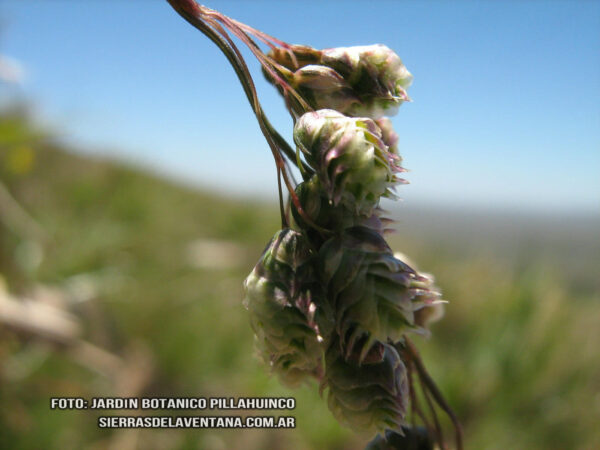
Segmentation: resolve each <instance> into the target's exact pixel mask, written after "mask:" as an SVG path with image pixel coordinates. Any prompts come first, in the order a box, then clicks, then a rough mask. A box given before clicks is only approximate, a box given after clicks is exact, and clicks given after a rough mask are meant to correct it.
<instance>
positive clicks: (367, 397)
mask: <svg viewBox="0 0 600 450" xmlns="http://www.w3.org/2000/svg"><path fill="white" fill-rule="evenodd" d="M325 364H326V370H325V381H324V383H323V385H322V388H323V387H325V386H327V388H328V395H327V404H328V406H329V409H330V410H331V412H332V413H333V415H334V416H335V417H336V419H337V420H338V421H339V422H340V423H342V424H343V425H346V426H348V427H351V428H352V429H354V430H355V431H360V432H371V433H373V432H377V431H383V430H385V429H387V428H391V429H399V428H400V426H401V425H402V424H403V420H404V417H405V415H406V410H407V404H408V379H407V373H406V367H405V366H404V363H403V362H402V360H401V359H400V356H399V355H398V352H397V351H396V349H395V348H394V347H392V346H390V345H388V344H383V343H381V342H376V343H375V344H374V345H372V346H371V348H370V350H369V352H368V353H367V355H366V356H365V357H364V358H362V360H361V355H360V348H359V346H357V351H355V352H352V353H351V354H350V355H348V356H346V355H345V351H344V350H343V348H342V347H340V345H339V343H338V342H333V343H332V345H330V347H329V348H328V350H327V353H326V356H325Z"/></svg>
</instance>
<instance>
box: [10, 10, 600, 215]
mask: <svg viewBox="0 0 600 450" xmlns="http://www.w3.org/2000/svg"><path fill="white" fill-rule="evenodd" d="M206 3H207V5H208V6H210V7H212V8H215V9H218V10H220V11H221V12H223V13H225V14H228V15H230V16H232V17H234V18H236V19H238V20H241V21H243V22H246V23H248V24H250V25H252V26H254V27H256V28H258V29H261V30H263V31H265V32H267V33H269V34H272V35H274V36H277V37H279V38H280V39H282V40H284V41H287V42H290V43H303V44H308V45H311V46H314V47H318V48H324V47H336V46H349V45H363V44H371V43H383V44H386V45H388V46H389V47H391V48H393V49H394V50H395V51H396V52H397V53H398V54H399V55H400V56H401V58H402V59H403V61H404V63H405V64H406V66H407V67H408V69H409V70H410V71H411V72H412V73H413V75H414V77H415V81H414V83H413V86H412V87H411V88H410V90H409V93H410V95H411V97H412V98H413V100H414V102H413V103H410V104H405V105H403V106H402V107H401V108H400V111H399V113H398V115H396V116H395V117H394V119H393V120H394V124H395V126H396V129H397V131H398V133H399V134H400V151H401V153H402V155H403V157H404V165H405V166H406V167H407V168H409V169H410V172H409V173H408V174H407V178H408V180H409V181H410V182H411V184H410V185H408V186H404V187H401V188H400V192H399V193H400V195H401V196H402V197H403V199H404V202H405V204H407V205H410V206H417V205H425V204H427V205H446V206H449V207H453V206H455V205H457V206H467V207H478V208H479V207H483V208H509V209H515V210H534V211H560V212H575V211H600V176H599V175H598V174H599V173H600V106H599V105H600V31H599V30H600V2H594V1H570V2H569V1H564V2H558V1H530V2H528V1H519V2H497V1H483V2H477V1H463V2H460V1H459V2H449V1H448V2H433V1H426V2H416V1H414V2H400V1H398V2H393V1H389V2H364V1H363V2H352V1H345V2H341V1H340V2H334V1H332V2H323V1H303V2H296V1H281V2H275V1H264V2H250V1H246V2H244V1H209V0H206ZM0 21H1V23H2V30H1V34H0V53H2V54H5V55H8V56H11V57H14V58H18V59H19V60H20V61H21V63H22V64H23V65H24V67H25V69H26V72H27V79H26V80H25V82H24V83H23V85H22V87H20V88H19V89H18V95H20V96H24V97H25V98H27V99H29V100H30V101H31V102H32V104H33V105H34V106H35V110H36V112H37V114H38V116H39V117H40V119H41V120H43V121H44V122H47V123H51V124H53V126H54V127H56V130H57V134H58V135H59V136H60V137H61V138H62V139H64V140H66V141H67V142H71V143H74V144H77V145H80V144H83V145H84V146H85V147H86V148H87V149H88V150H87V151H90V152H100V153H103V154H110V155H112V156H115V155H116V156H118V157H119V158H123V159H125V160H128V161H135V162H136V163H141V164H144V165H146V166H149V167H151V168H153V169H154V170H157V171H160V172H163V173H167V174H169V175H170V176H174V177H177V178H178V179H180V180H184V181H185V182H190V183H193V184H196V185H200V186H211V187H212V188H213V189H218V190H222V191H225V192H230V193H236V194H241V195H252V194H254V193H256V194H259V195H264V196H269V195H271V196H272V195H273V194H274V193H275V190H276V180H275V171H274V167H273V162H272V157H271V155H270V153H269V150H268V147H267V145H266V143H265V142H264V139H263V138H262V136H261V134H260V131H259V129H258V125H257V124H256V121H255V119H254V118H253V116H252V114H251V110H250V107H249V106H248V104H247V101H246V99H245V96H244V95H243V91H242V89H241V87H240V86H239V84H238V82H237V79H236V78H235V75H234V73H233V70H232V69H231V68H230V67H229V66H228V64H227V62H226V60H225V58H224V57H223V56H222V55H221V54H220V53H219V51H218V50H217V49H216V47H214V45H213V44H212V43H210V42H209V41H208V39H206V38H205V37H204V36H203V35H202V34H201V33H200V32H198V31H196V30H195V29H193V28H192V27H191V26H190V25H188V24H187V23H186V22H184V21H183V19H181V18H180V17H179V16H178V15H177V14H176V13H175V12H174V11H173V10H172V9H171V8H170V7H169V5H168V4H167V3H166V1H161V0H130V1H115V0H113V1H100V0H96V1H92V0H88V1H73V0H65V1H61V0H52V1H50V0H45V1H33V0H3V1H2V3H1V4H0ZM249 62H250V61H249ZM250 66H251V68H252V69H254V73H255V74H256V76H255V80H256V82H257V85H258V89H259V95H260V97H261V100H262V103H263V106H264V108H265V110H266V111H267V114H268V115H269V117H270V118H271V119H272V121H273V123H274V124H275V125H276V126H277V127H278V128H279V129H280V130H281V131H282V133H283V134H284V135H286V136H291V120H290V119H289V116H287V115H286V114H287V113H286V112H285V110H284V108H283V106H282V102H281V100H280V99H279V98H278V96H277V94H276V92H275V90H274V89H273V88H271V87H270V86H268V85H267V84H266V83H265V82H264V81H263V80H262V76H261V74H260V72H259V71H258V66H257V65H256V64H255V63H254V62H252V64H250ZM0 93H2V95H3V96H5V95H7V94H12V95H14V94H15V92H14V90H13V91H12V92H9V91H8V90H7V89H6V88H4V89H3V90H1V91H0Z"/></svg>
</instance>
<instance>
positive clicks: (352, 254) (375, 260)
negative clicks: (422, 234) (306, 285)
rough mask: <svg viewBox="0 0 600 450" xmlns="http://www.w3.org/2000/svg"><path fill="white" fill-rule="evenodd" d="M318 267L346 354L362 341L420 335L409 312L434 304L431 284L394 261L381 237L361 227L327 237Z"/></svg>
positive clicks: (426, 279)
mask: <svg viewBox="0 0 600 450" xmlns="http://www.w3.org/2000/svg"><path fill="white" fill-rule="evenodd" d="M319 265H320V275H321V278H322V280H323V283H324V285H325V286H326V288H327V298H328V300H329V301H330V302H331V304H332V305H331V306H332V309H333V310H334V311H335V315H336V317H335V323H336V331H337V333H338V335H339V336H340V337H341V341H342V345H344V346H345V347H346V348H347V349H348V351H353V348H354V346H355V343H356V342H357V341H358V340H360V339H362V338H365V337H366V338H367V339H368V340H369V341H370V342H374V341H375V340H379V341H383V342H387V340H388V339H392V340H398V339H400V337H401V335H402V334H403V333H404V332H406V331H409V330H412V331H421V332H423V333H425V331H424V330H422V329H421V328H420V326H419V325H420V324H419V323H417V322H416V321H415V312H416V311H419V310H421V309H423V308H430V307H432V306H434V305H436V304H438V303H440V300H439V297H440V294H439V293H438V292H437V291H436V290H435V288H434V286H433V285H432V283H431V280H430V279H428V278H426V277H423V276H421V275H419V274H418V273H417V272H416V271H415V270H414V269H412V268H411V267H410V266H408V265H407V264H405V263H403V262H402V261H401V260H399V259H397V258H395V257H394V255H393V254H392V252H391V250H390V248H389V247H388V245H387V243H386V242H385V240H384V239H383V237H382V236H381V235H380V234H379V233H377V232H376V231H374V230H372V229H369V228H366V227H354V228H349V229H347V230H345V231H344V232H343V233H341V234H340V235H338V236H335V237H333V238H331V239H329V240H328V241H327V242H326V243H325V244H323V246H322V247H321V249H320V251H319ZM368 348H369V347H368V346H367V347H366V348H365V350H368Z"/></svg>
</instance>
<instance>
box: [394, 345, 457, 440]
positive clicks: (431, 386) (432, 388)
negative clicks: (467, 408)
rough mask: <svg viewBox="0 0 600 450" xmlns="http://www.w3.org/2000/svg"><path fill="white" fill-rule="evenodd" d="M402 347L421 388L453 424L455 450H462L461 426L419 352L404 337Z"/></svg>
mask: <svg viewBox="0 0 600 450" xmlns="http://www.w3.org/2000/svg"><path fill="white" fill-rule="evenodd" d="M404 346H405V347H404V353H405V354H406V355H407V356H408V357H409V358H410V361H411V362H412V363H414V366H415V368H416V369H417V374H418V375H419V379H420V381H421V383H422V386H423V387H424V388H425V389H427V390H428V391H429V393H431V395H432V396H433V398H434V400H435V401H436V403H437V404H438V405H439V406H440V408H442V410H443V411H444V412H445V413H446V414H448V417H450V420H451V421H452V423H453V424H454V429H455V431H456V448H457V450H462V449H463V431H462V426H461V424H460V422H459V420H458V418H457V417H456V414H454V411H452V408H450V406H449V405H448V403H447V402H446V400H445V399H444V396H443V395H442V393H441V391H440V390H439V388H438V387H437V386H436V384H435V382H434V381H433V379H432V378H431V376H430V375H429V373H428V372H427V369H425V365H424V364H423V361H422V360H421V356H420V355H419V351H418V350H417V348H416V347H415V345H414V344H413V343H412V341H411V340H410V339H409V338H408V337H406V336H405V337H404Z"/></svg>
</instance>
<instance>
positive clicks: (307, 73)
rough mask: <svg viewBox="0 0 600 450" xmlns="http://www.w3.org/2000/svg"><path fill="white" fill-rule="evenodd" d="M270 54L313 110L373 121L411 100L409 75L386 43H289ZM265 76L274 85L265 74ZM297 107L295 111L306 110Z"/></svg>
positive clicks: (393, 112) (392, 112)
mask: <svg viewBox="0 0 600 450" xmlns="http://www.w3.org/2000/svg"><path fill="white" fill-rule="evenodd" d="M269 56H270V57H271V58H272V59H273V60H274V61H276V62H277V63H278V64H280V65H281V66H283V68H284V70H282V71H281V72H282V74H283V75H284V77H285V78H286V79H287V81H288V83H290V84H291V85H292V87H294V88H295V89H296V90H297V91H298V92H300V93H301V94H302V96H303V97H304V99H305V100H306V101H307V102H308V104H309V105H310V106H311V107H312V108H313V109H335V110H338V111H340V112H341V113H343V114H345V115H348V116H355V117H359V116H366V117H370V118H373V119H377V118H380V117H382V116H383V115H393V114H395V113H396V112H397V110H398V107H399V106H400V105H401V104H402V103H403V102H404V101H406V100H409V97H408V94H407V92H406V89H407V88H408V87H409V86H410V84H411V82H412V75H411V74H410V72H409V71H408V70H407V69H406V67H405V66H404V64H403V63H402V60H401V59H400V57H399V56H398V55H397V54H396V53H394V52H393V51H392V50H390V49H389V48H388V47H386V46H385V45H381V44H375V45H367V46H357V47H339V48H329V49H325V50H317V49H314V48H311V47H307V46H302V45H292V46H291V47H290V49H286V50H284V49H281V48H278V49H274V50H271V51H270V52H269ZM285 69H287V72H286V70H285ZM267 79H268V80H269V81H270V82H272V83H274V84H277V83H275V82H274V80H273V78H272V77H270V76H269V75H268V74H267ZM278 87H279V88H280V86H278ZM295 106H296V112H297V113H299V114H302V113H303V112H305V111H303V110H301V109H298V105H295Z"/></svg>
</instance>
